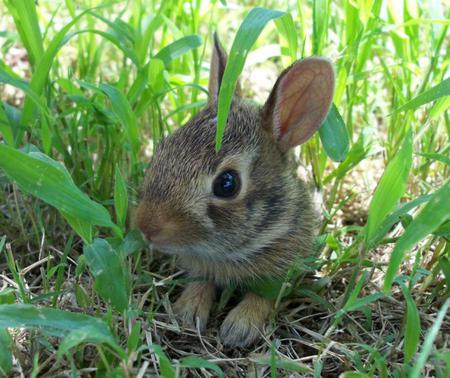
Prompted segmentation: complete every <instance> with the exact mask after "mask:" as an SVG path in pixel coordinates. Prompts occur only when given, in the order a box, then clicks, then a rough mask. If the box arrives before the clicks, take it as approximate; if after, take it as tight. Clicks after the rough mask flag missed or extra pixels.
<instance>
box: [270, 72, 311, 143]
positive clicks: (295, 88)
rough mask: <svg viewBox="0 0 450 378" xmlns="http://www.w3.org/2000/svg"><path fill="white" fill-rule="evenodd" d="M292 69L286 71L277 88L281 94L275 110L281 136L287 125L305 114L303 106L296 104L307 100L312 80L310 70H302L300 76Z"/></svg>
mask: <svg viewBox="0 0 450 378" xmlns="http://www.w3.org/2000/svg"><path fill="white" fill-rule="evenodd" d="M293 71H294V70H291V71H290V72H288V73H287V75H286V76H285V77H284V78H283V82H282V83H281V86H280V88H279V93H282V96H280V101H279V102H278V104H277V110H278V122H279V126H280V136H281V137H282V136H283V135H284V134H285V133H286V131H287V130H288V129H289V125H291V124H293V123H295V122H296V121H297V120H298V119H299V118H301V117H303V116H304V115H305V114H304V113H305V107H304V106H298V105H299V104H301V103H304V102H306V101H308V96H307V95H308V92H309V90H310V89H311V88H310V87H311V84H312V83H313V82H314V74H313V73H312V72H311V71H306V72H302V74H301V75H300V76H298V75H296V72H293Z"/></svg>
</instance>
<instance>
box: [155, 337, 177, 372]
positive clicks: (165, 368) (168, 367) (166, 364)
mask: <svg viewBox="0 0 450 378" xmlns="http://www.w3.org/2000/svg"><path fill="white" fill-rule="evenodd" d="M149 348H150V349H153V351H154V352H155V354H156V355H157V356H158V357H159V369H160V373H161V375H162V376H163V378H175V376H176V375H175V369H174V368H173V366H172V364H171V362H170V360H169V358H168V357H167V356H166V354H165V353H164V352H163V350H162V349H161V346H159V345H158V344H152V345H149Z"/></svg>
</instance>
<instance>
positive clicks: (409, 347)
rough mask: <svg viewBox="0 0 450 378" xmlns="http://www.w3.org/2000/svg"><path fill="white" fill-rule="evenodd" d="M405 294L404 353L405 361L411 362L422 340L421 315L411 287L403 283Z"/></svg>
mask: <svg viewBox="0 0 450 378" xmlns="http://www.w3.org/2000/svg"><path fill="white" fill-rule="evenodd" d="M402 289H403V295H404V296H405V299H406V325H405V344H404V355H405V363H407V364H409V363H410V362H411V361H412V359H413V357H414V354H415V353H416V351H417V348H418V347H419V341H420V317H419V311H417V307H416V304H415V303H414V299H413V297H412V295H411V293H410V292H409V289H408V288H407V287H406V286H404V285H402Z"/></svg>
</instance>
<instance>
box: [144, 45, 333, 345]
mask: <svg viewBox="0 0 450 378" xmlns="http://www.w3.org/2000/svg"><path fill="white" fill-rule="evenodd" d="M223 59H225V58H224V52H223V51H222V50H220V46H219V45H218V41H217V40H216V47H215V52H214V54H213V66H214V65H216V67H213V68H212V69H211V75H212V77H211V78H210V81H213V82H211V83H210V89H212V90H216V89H218V88H219V84H220V81H221V76H220V75H222V74H223V68H224V67H225V62H224V61H223ZM215 61H216V62H215ZM311 62H313V61H309V62H307V63H304V64H303V66H305V67H309V66H310V65H311ZM326 64H328V65H329V63H326ZM326 64H325V63H323V61H322V60H317V65H319V66H321V65H324V66H323V67H322V66H321V68H320V70H319V71H321V70H322V69H323V70H324V72H325V71H326V70H327V68H326ZM308 65H309V66H308ZM303 66H302V63H301V62H300V63H298V64H296V65H294V66H293V70H297V71H299V72H300V73H301V71H302V67H303ZM308 70H309V71H310V69H309V68H308ZM309 71H308V72H309ZM329 72H331V73H332V71H329ZM300 73H296V75H297V74H300ZM214 75H219V76H220V77H214ZM284 76H286V77H289V75H286V74H285V73H283V74H282V75H281V77H280V79H279V80H278V82H277V84H276V85H275V87H274V91H273V92H272V94H271V96H270V97H269V101H268V103H267V104H266V106H265V107H263V108H259V107H257V106H255V105H254V104H251V103H249V102H247V101H245V100H242V99H240V98H238V97H235V98H234V99H233V102H232V106H231V110H230V113H229V116H228V122H227V127H226V129H225V134H224V138H223V143H222V148H221V150H220V151H219V152H218V153H216V152H215V132H216V127H215V126H216V119H217V104H216V102H215V100H214V98H215V94H212V95H213V97H212V100H211V101H210V103H209V105H208V106H207V108H205V109H204V110H202V111H201V112H200V113H199V114H198V115H197V116H196V117H194V118H193V119H192V120H191V121H189V122H188V123H187V124H186V125H185V126H184V127H182V128H180V129H178V130H177V131H176V132H174V133H173V134H172V135H170V136H169V137H167V138H166V139H165V140H164V141H163V142H162V143H161V145H160V146H159V148H158V150H157V152H156V154H155V155H154V157H153V160H152V162H151V166H150V169H149V170H148V173H147V176H146V179H145V182H144V186H143V193H142V201H141V204H140V206H139V208H138V210H137V224H138V226H139V228H140V229H141V230H142V232H143V233H144V234H145V235H146V236H147V237H148V238H149V239H151V240H152V241H153V242H154V243H155V246H156V247H157V248H158V249H159V250H161V251H162V252H166V253H171V254H176V255H179V260H180V264H181V265H182V266H183V267H184V268H185V269H186V270H187V271H188V273H189V275H190V276H192V277H195V278H199V279H203V280H205V282H203V283H198V282H197V283H193V284H190V285H188V286H187V287H186V289H185V291H184V292H183V294H182V296H181V297H180V299H179V300H178V301H177V302H176V305H175V311H176V312H177V313H178V314H180V316H181V318H183V319H184V320H186V319H187V320H188V323H190V324H193V323H194V321H195V319H196V318H197V317H198V318H199V321H200V326H201V328H203V327H204V326H205V325H206V322H207V319H208V315H209V312H210V308H211V306H212V302H213V299H214V295H213V288H214V286H215V285H218V286H224V285H228V284H230V283H233V284H245V283H246V282H248V281H251V280H253V279H255V278H263V277H282V276H283V275H284V274H285V273H286V271H287V270H288V269H289V268H290V266H291V265H292V264H293V263H294V262H298V261H299V259H300V260H301V259H302V258H303V257H306V256H308V255H310V254H311V253H312V244H313V239H314V233H315V229H316V222H317V219H318V217H317V215H316V214H315V213H314V211H313V206H312V201H311V198H310V195H309V193H308V191H307V190H306V188H305V184H304V183H303V182H301V181H300V180H299V179H298V178H297V177H296V176H295V169H293V167H292V166H291V165H290V163H289V157H288V154H287V152H286V150H287V149H286V145H289V146H292V145H294V144H295V140H296V139H302V138H303V139H304V138H306V137H307V136H308V133H309V134H311V131H312V129H311V127H316V128H317V127H318V126H319V125H320V123H319V124H318V125H316V124H308V125H307V127H309V129H308V128H307V129H306V131H302V130H300V131H298V130H292V126H291V125H290V122H291V121H290V118H292V117H290V116H289V117H287V118H288V119H289V123H288V124H282V125H278V124H277V122H278V119H279V118H277V117H278V116H277V114H278V113H277V112H279V109H280V107H281V105H282V104H283V103H284V102H286V100H289V98H288V99H286V98H285V97H283V96H285V92H286V93H288V94H289V96H291V95H290V93H291V92H292V91H293V89H292V88H291V86H290V85H289V83H287V82H285V81H283V79H282V78H283V77H284ZM290 76H293V75H290ZM278 87H281V88H285V87H286V88H287V89H286V90H284V89H283V90H282V91H281V92H280V89H279V88H278ZM294 93H295V91H294ZM297 97H302V96H298V95H297ZM328 97H330V96H328ZM311 101H312V100H309V102H311ZM317 101H320V99H318V100H317ZM291 103H292V101H291ZM290 106H292V104H291V105H290ZM293 106H299V109H297V110H296V112H298V113H304V112H305V111H307V109H303V108H302V106H301V104H300V105H298V104H295V103H294V105H293ZM326 106H329V104H328V105H326ZM318 110H319V111H320V112H321V113H324V111H325V114H326V111H327V109H323V108H322V107H320V106H318ZM319 111H316V110H315V109H314V110H312V113H313V114H312V116H311V117H313V116H314V117H316V118H320V114H319ZM320 121H321V119H320ZM316 123H317V121H316ZM311 125H312V126H311ZM280 130H281V131H283V130H287V133H291V134H292V135H293V136H292V135H291V136H289V137H288V138H289V142H288V143H282V139H283V137H284V135H280ZM227 169H235V170H236V171H238V172H239V174H240V176H241V181H242V188H241V191H240V193H239V194H238V195H237V197H236V198H233V199H221V198H217V197H215V196H214V194H213V193H212V182H213V180H214V178H215V177H216V176H217V175H218V174H220V173H221V172H223V171H224V170H227ZM271 306H272V301H270V300H266V299H263V298H260V297H258V296H256V295H255V294H252V293H247V295H246V296H245V297H244V299H243V301H242V302H241V303H240V304H239V305H238V306H237V307H236V308H235V309H234V310H232V311H231V312H230V314H229V315H228V317H227V318H226V319H225V322H224V324H223V325H222V328H221V335H222V338H223V341H224V342H225V343H227V344H230V345H240V346H245V345H248V344H249V343H251V342H253V341H254V339H255V338H256V337H257V336H258V334H259V332H258V329H261V328H262V326H263V324H264V321H265V319H266V317H267V316H268V314H269V312H270V308H271ZM255 327H256V328H255Z"/></svg>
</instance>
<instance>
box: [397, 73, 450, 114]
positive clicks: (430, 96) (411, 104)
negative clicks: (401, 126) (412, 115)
mask: <svg viewBox="0 0 450 378" xmlns="http://www.w3.org/2000/svg"><path fill="white" fill-rule="evenodd" d="M449 95H450V77H448V78H447V79H445V80H443V81H441V82H440V83H439V84H437V85H435V86H434V87H433V88H430V89H428V90H427V91H425V92H423V93H421V94H420V95H418V96H417V97H414V98H413V99H412V100H410V101H408V102H407V103H406V104H404V105H402V106H400V107H399V108H397V109H396V110H394V112H393V113H397V112H401V111H405V110H411V109H417V108H418V107H419V106H422V105H424V104H427V103H428V102H431V101H435V100H437V99H439V98H441V97H443V96H449Z"/></svg>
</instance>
